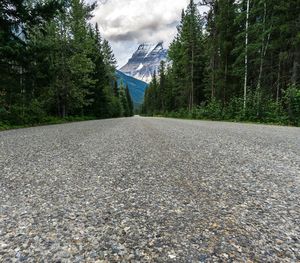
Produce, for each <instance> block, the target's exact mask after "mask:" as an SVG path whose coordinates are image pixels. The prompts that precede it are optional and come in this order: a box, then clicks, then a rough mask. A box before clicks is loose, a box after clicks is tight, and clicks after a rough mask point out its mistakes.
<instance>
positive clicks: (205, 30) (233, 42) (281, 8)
mask: <svg viewBox="0 0 300 263" xmlns="http://www.w3.org/2000/svg"><path fill="white" fill-rule="evenodd" d="M203 2H206V3H208V4H207V5H208V7H209V10H208V12H207V13H206V14H205V16H203V17H201V16H200V15H199V14H198V13H197V10H196V8H195V4H194V1H190V4H189V5H188V7H187V8H186V10H184V11H183V12H182V15H181V22H180V24H179V26H178V34H177V36H176V37H175V39H174V40H173V42H172V43H171V45H170V48H169V53H168V56H169V60H170V61H169V62H170V63H168V64H169V65H170V66H169V67H167V68H165V67H164V65H162V67H161V68H160V72H159V75H158V79H157V78H154V79H153V81H152V82H151V83H150V85H149V88H148V90H147V91H146V94H145V99H144V105H143V107H142V113H143V114H147V115H150V116H151V115H164V116H171V117H182V118H197V119H213V120H232V121H250V122H268V123H279V124H288V125H299V123H300V121H299V119H300V109H299V108H300V100H299V89H300V88H299V87H300V86H299V85H300V41H299V39H300V38H299V32H300V23H299V21H300V12H299V10H298V9H299V8H297V7H299V6H300V2H299V0H291V1H275V0H271V1H267V0H251V1H248V0H242V1H234V0H219V1H203ZM247 3H250V6H249V11H247ZM246 25H248V26H246Z"/></svg>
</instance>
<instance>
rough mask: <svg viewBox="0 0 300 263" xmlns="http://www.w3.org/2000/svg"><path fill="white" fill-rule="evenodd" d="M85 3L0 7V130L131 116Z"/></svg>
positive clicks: (14, 1) (12, 0) (15, 0)
mask: <svg viewBox="0 0 300 263" xmlns="http://www.w3.org/2000/svg"><path fill="white" fill-rule="evenodd" d="M94 8H95V5H87V4H85V3H84V1H82V0H67V1H55V0H54V1H53V0H52V1H50V0H49V1H24V0H3V1H1V3H0V26H1V27H0V66H1V70H0V126H1V124H2V125H5V124H6V125H23V124H35V123H43V122H47V121H48V120H51V118H57V117H59V118H68V117H71V116H90V117H93V118H109V117H119V116H131V115H132V114H133V112H132V108H131V105H132V102H131V98H130V95H129V94H127V91H126V89H125V87H123V86H122V87H121V88H120V90H119V89H118V88H117V91H116V90H115V86H116V80H115V66H116V60H115V58H114V55H113V52H112V50H111V47H110V45H109V43H108V41H106V40H105V39H102V38H101V35H100V33H99V28H98V25H96V26H92V25H91V24H90V23H89V20H90V18H91V17H92V16H91V12H92V11H93V9H94Z"/></svg>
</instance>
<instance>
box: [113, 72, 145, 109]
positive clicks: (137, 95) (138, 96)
mask: <svg viewBox="0 0 300 263" xmlns="http://www.w3.org/2000/svg"><path fill="white" fill-rule="evenodd" d="M116 77H117V81H118V85H120V84H121V82H123V84H124V85H125V86H126V85H128V89H129V93H130V95H131V98H132V101H133V104H134V106H135V107H139V106H140V105H142V103H143V101H144V95H145V90H146V89H147V87H148V84H147V83H146V82H144V81H141V80H138V79H135V78H133V77H131V76H128V75H126V74H124V73H123V72H121V71H119V70H116Z"/></svg>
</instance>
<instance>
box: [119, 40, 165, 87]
mask: <svg viewBox="0 0 300 263" xmlns="http://www.w3.org/2000/svg"><path fill="white" fill-rule="evenodd" d="M166 59H167V50H166V49H164V47H163V42H159V43H158V44H151V43H143V44H140V45H139V47H138V49H137V50H136V51H135V52H134V54H133V55H132V57H131V58H130V59H129V61H128V62H127V64H126V65H125V66H123V67H122V68H121V69H120V71H122V72H123V73H125V74H126V75H129V76H131V77H134V78H137V79H140V80H142V81H145V82H148V83H149V82H150V81H151V79H152V75H153V73H154V72H157V71H158V68H159V65H160V62H161V61H162V60H164V61H166Z"/></svg>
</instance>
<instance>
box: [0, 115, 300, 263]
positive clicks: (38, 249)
mask: <svg viewBox="0 0 300 263" xmlns="http://www.w3.org/2000/svg"><path fill="white" fill-rule="evenodd" d="M0 173H1V174H0V262H299V261H300V129H299V128H290V127H276V126H265V125H252V124H235V123H221V122H205V121H188V120H175V119H163V118H142V117H133V118H127V119H125V118H124V119H115V120H101V121H89V122H81V123H71V124H64V125H53V126H43V127H36V128H28V129H20V130H11V131H5V132H0Z"/></svg>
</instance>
